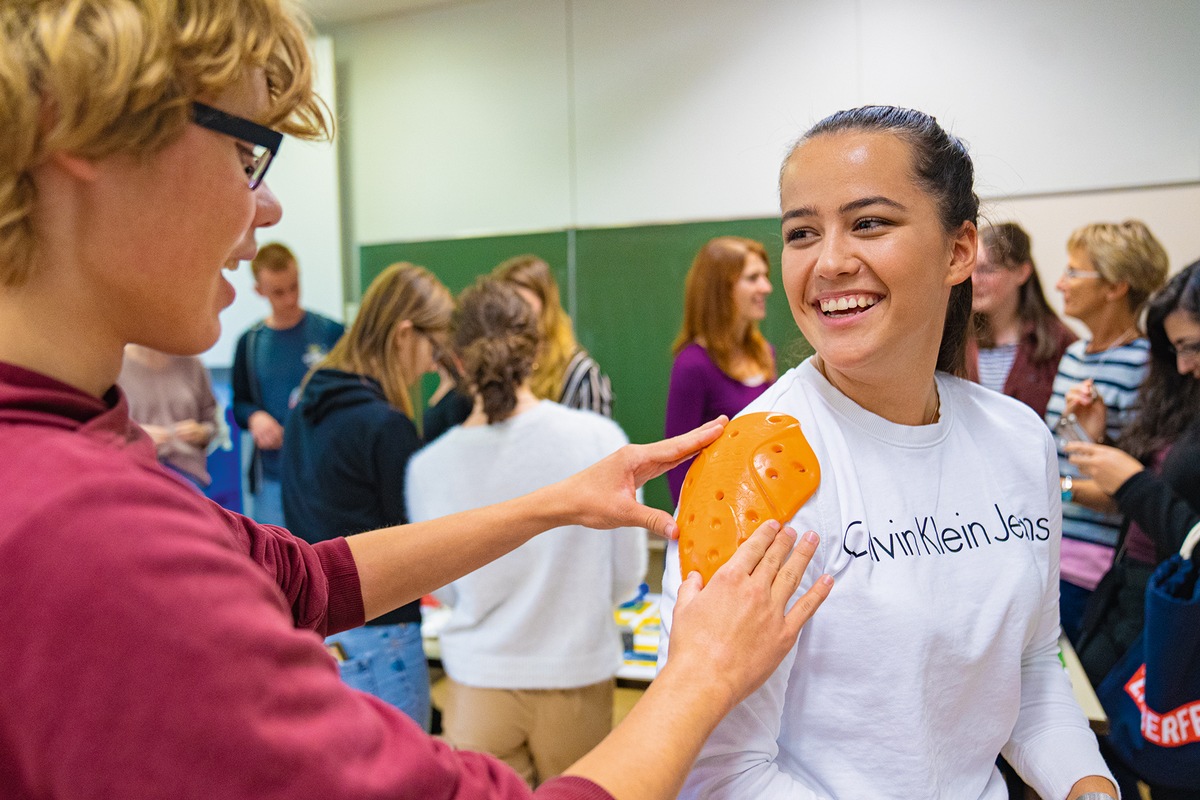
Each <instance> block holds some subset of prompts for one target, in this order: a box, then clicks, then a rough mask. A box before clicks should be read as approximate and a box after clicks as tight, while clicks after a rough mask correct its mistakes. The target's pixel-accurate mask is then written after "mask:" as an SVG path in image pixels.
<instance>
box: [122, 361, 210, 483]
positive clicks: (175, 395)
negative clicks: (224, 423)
mask: <svg viewBox="0 0 1200 800" xmlns="http://www.w3.org/2000/svg"><path fill="white" fill-rule="evenodd" d="M117 384H118V385H119V386H120V387H121V391H122V392H124V393H125V399H126V400H127V401H128V403H129V416H130V417H131V418H132V419H133V420H134V421H136V422H137V423H138V424H139V425H141V426H142V429H143V430H144V431H146V433H147V434H149V435H150V439H151V441H153V442H154V447H155V449H156V450H157V452H158V460H159V461H161V462H162V463H163V464H165V465H166V466H167V467H170V468H171V469H173V470H175V471H176V472H178V473H179V474H180V475H182V476H183V477H185V478H187V479H188V480H189V481H190V482H192V483H193V484H195V485H196V487H197V488H201V489H203V488H204V487H206V486H208V484H209V483H211V482H212V479H211V478H210V477H209V475H208V466H207V462H208V446H209V444H210V443H211V442H212V440H213V437H214V436H216V434H217V398H216V397H214V396H213V391H212V380H211V379H210V378H209V375H208V369H207V368H206V367H205V366H204V364H202V363H201V362H200V359H198V358H196V357H195V356H173V355H170V354H168V353H160V352H159V351H157V350H151V349H150V348H148V347H142V346H140V345H136V344H129V345H125V360H124V362H122V365H121V374H120V375H119V376H118V378H117Z"/></svg>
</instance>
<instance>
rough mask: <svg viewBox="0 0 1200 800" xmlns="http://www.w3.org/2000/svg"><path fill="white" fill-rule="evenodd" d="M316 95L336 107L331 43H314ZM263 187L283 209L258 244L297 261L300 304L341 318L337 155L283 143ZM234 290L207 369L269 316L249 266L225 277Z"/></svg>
mask: <svg viewBox="0 0 1200 800" xmlns="http://www.w3.org/2000/svg"><path fill="white" fill-rule="evenodd" d="M312 47H313V54H314V56H315V59H316V65H317V81H316V83H317V93H318V94H320V95H321V97H322V98H324V99H325V101H326V102H327V103H328V104H329V106H330V108H335V107H336V106H335V104H334V103H335V100H336V97H335V92H334V58H333V40H332V39H330V38H329V37H320V38H318V39H317V40H315V41H314V42H313V45H312ZM267 185H268V186H270V187H271V190H272V191H273V192H275V194H276V196H278V197H279V201H280V202H281V203H282V204H283V219H282V220H281V221H280V222H279V224H278V225H277V226H276V227H274V228H266V229H263V230H260V231H259V232H258V243H259V245H263V244H266V243H267V242H283V243H284V244H286V245H287V246H288V247H290V248H292V250H293V252H295V253H296V258H297V260H298V261H299V262H300V276H301V277H300V285H301V300H302V302H303V303H304V305H305V306H306V307H308V308H311V309H314V310H316V311H319V312H321V313H322V314H325V315H327V316H330V317H333V318H334V319H341V318H342V314H343V311H342V308H343V303H342V301H343V298H342V295H343V291H342V230H341V219H340V214H341V211H340V198H339V194H338V161H337V150H336V148H335V147H334V146H333V145H332V144H328V143H327V144H316V143H312V142H302V141H300V140H298V139H292V138H287V139H285V140H284V142H283V145H282V146H281V147H280V150H279V156H278V157H277V159H276V160H275V162H274V163H272V164H271V171H270V172H268V173H267ZM230 281H231V282H232V283H233V285H234V288H235V289H236V290H237V299H235V300H234V302H233V305H231V306H230V307H229V308H227V309H225V311H223V312H222V313H221V338H220V339H219V340H217V343H216V344H215V345H213V347H212V349H210V350H209V351H208V352H207V353H205V354H203V356H201V358H202V359H203V361H204V363H205V364H207V365H208V366H210V367H228V366H230V365H231V364H232V363H233V350H234V347H235V346H236V344H237V339H238V337H239V336H240V335H241V333H242V331H244V330H245V329H246V328H248V327H249V326H250V325H252V324H253V323H254V322H256V321H257V320H260V319H262V318H263V317H265V316H266V315H267V314H268V313H270V307H269V306H268V305H267V301H266V300H263V299H262V298H261V297H259V296H258V295H257V294H255V293H254V279H253V277H252V276H251V274H250V265H249V264H243V265H242V266H241V268H240V269H239V270H238V271H237V272H236V273H233V274H232V275H231V276H230Z"/></svg>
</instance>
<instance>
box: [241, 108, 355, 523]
mask: <svg viewBox="0 0 1200 800" xmlns="http://www.w3.org/2000/svg"><path fill="white" fill-rule="evenodd" d="M225 116H226V117H227V116H228V115H225ZM230 129H233V127H232V126H229V127H227V129H226V130H225V131H221V132H223V133H226V132H228V130H230ZM260 138H263V139H265V138H266V137H265V136H264V137H260ZM258 152H259V158H258V160H255V159H252V158H251V156H250V152H249V151H247V152H245V153H244V158H245V160H246V174H247V175H248V176H250V184H251V186H253V187H257V185H258V182H259V181H261V180H262V175H263V173H264V172H265V171H266V167H267V165H268V164H270V156H271V153H272V152H273V151H272V150H270V149H267V148H265V147H264V148H261V149H260V150H259V151H258ZM250 270H251V272H252V273H253V274H254V291H255V292H256V293H257V294H258V295H259V296H260V297H262V298H264V299H265V300H266V301H267V302H268V303H269V304H270V306H271V314H270V315H269V316H268V317H267V318H266V319H263V320H260V321H258V322H256V323H254V325H252V326H250V328H249V329H248V330H247V331H246V332H245V333H243V334H242V335H241V336H240V337H239V338H238V342H237V347H236V348H235V349H234V354H233V370H232V384H233V416H234V419H235V420H237V424H238V426H239V427H241V429H242V430H244V431H247V432H248V433H249V434H250V437H251V439H253V441H254V451H253V453H252V455H251V457H250V465H249V470H248V474H247V486H248V488H249V491H250V498H251V502H250V516H252V517H254V519H255V520H257V521H258V522H262V523H265V524H268V525H283V524H284V516H283V497H282V491H283V490H282V487H281V484H280V448H282V447H283V441H284V439H283V433H284V426H285V425H286V424H287V420H288V417H289V416H290V414H291V410H292V407H293V406H295V404H296V395H297V393H298V391H299V387H300V381H301V380H303V379H304V376H305V375H306V374H307V373H308V371H309V370H310V369H311V368H312V366H313V365H314V364H316V363H317V362H318V361H320V360H321V359H322V358H323V357H324V356H325V354H326V353H328V352H329V349H330V348H331V347H333V345H334V343H335V342H337V340H338V339H339V338H340V337H341V335H342V333H343V332H344V328H343V327H342V324H341V323H340V322H337V321H335V320H332V319H330V318H329V317H326V316H323V315H321V314H318V313H316V312H315V311H309V310H308V309H306V308H304V307H303V306H301V305H300V267H299V266H298V262H297V260H296V254H295V253H293V252H292V251H291V249H290V248H288V247H287V246H286V245H283V244H280V243H278V242H272V243H270V244H266V245H263V246H262V247H261V248H259V251H258V254H257V255H255V256H254V258H253V259H252V260H251V261H250Z"/></svg>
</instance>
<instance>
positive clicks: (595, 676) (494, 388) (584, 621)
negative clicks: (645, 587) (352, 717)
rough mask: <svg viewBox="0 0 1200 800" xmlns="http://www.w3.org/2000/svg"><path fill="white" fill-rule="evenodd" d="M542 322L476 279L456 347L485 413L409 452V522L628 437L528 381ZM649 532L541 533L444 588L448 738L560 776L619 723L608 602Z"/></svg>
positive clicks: (641, 557) (539, 481) (501, 286)
mask: <svg viewBox="0 0 1200 800" xmlns="http://www.w3.org/2000/svg"><path fill="white" fill-rule="evenodd" d="M538 327H539V326H538V318H537V315H536V314H535V313H534V311H533V308H531V307H530V305H529V303H528V302H526V301H525V300H524V299H523V298H522V297H521V296H520V295H519V294H518V293H517V291H516V289H514V288H513V287H512V286H511V285H509V284H507V283H504V282H502V281H498V280H496V279H495V278H485V279H481V280H480V281H479V282H477V283H476V284H475V285H474V286H472V287H470V288H468V289H467V290H466V291H465V292H464V293H463V294H462V295H461V297H460V298H459V309H458V311H457V312H456V314H455V320H454V348H455V350H456V351H457V352H459V353H461V354H462V360H463V366H464V374H465V381H466V383H467V384H469V386H470V387H471V389H472V392H473V396H474V398H475V407H474V410H473V411H472V413H471V415H470V416H469V417H468V418H467V420H466V421H465V422H463V423H462V425H460V426H459V427H457V428H455V429H453V430H451V431H449V432H447V433H446V435H444V436H442V437H441V438H440V439H438V440H437V441H435V442H433V443H431V444H430V445H428V446H427V447H426V448H425V449H423V450H422V451H421V452H419V453H417V454H416V455H415V456H413V458H412V461H411V462H410V466H409V472H408V482H407V487H406V489H407V492H408V506H409V511H410V514H411V516H412V519H414V520H418V521H419V520H425V519H432V518H435V517H439V516H443V515H445V514H451V513H454V512H456V511H461V510H463V509H467V508H474V507H476V506H479V505H482V504H484V503H493V502H499V501H501V500H507V499H509V498H511V497H516V496H517V495H520V494H523V493H525V492H528V491H531V490H533V489H536V488H539V487H541V486H545V485H547V484H550V483H553V482H554V481H556V480H560V479H561V478H563V477H565V476H567V475H570V474H571V473H573V472H575V471H576V470H577V469H578V468H579V467H581V466H584V465H587V464H590V463H591V462H593V461H595V460H596V459H598V458H603V457H604V456H606V455H608V454H609V453H612V452H613V451H615V450H617V449H618V448H620V447H621V446H622V445H624V444H626V443H627V442H628V439H626V437H625V434H624V433H623V432H622V431H621V429H620V427H618V426H617V424H616V423H615V422H612V421H611V420H608V419H605V418H603V417H601V416H599V415H598V414H593V413H589V412H586V411H582V410H580V409H573V408H567V407H566V406H563V405H561V404H559V403H554V402H552V401H549V400H541V399H539V398H538V397H537V396H536V395H534V393H533V389H532V388H531V386H530V382H531V378H532V374H533V364H534V360H535V359H536V358H538V353H539V352H541V347H540V344H541V342H540V338H539V332H538ZM646 561H647V555H646V533H645V531H644V530H642V529H641V528H633V527H630V528H622V529H620V530H617V531H614V532H612V533H611V534H608V535H605V536H599V535H597V532H596V531H593V530H591V529H589V528H586V527H583V526H578V525H573V526H567V527H563V528H559V529H557V530H555V531H554V532H553V534H552V535H550V536H543V537H539V538H537V539H535V540H533V541H530V542H527V543H526V544H524V545H522V546H521V547H518V548H517V549H516V550H514V551H513V552H511V553H509V554H508V555H505V556H502V557H501V558H499V559H497V560H495V561H493V562H492V563H491V564H488V565H487V566H485V567H481V568H480V569H478V570H475V571H474V572H472V573H470V574H469V575H465V576H463V577H462V578H459V579H458V580H456V581H454V582H453V583H451V584H450V585H448V586H446V587H443V588H442V589H439V590H438V591H437V592H435V593H434V595H435V596H436V597H437V598H438V599H439V600H441V601H442V602H443V603H445V604H447V605H448V606H450V608H451V609H452V613H451V616H450V619H449V621H448V622H447V623H446V625H445V627H443V628H442V630H441V634H440V643H441V654H442V665H443V666H444V667H445V669H446V674H447V675H448V676H449V679H448V682H449V690H448V694H447V699H446V703H445V705H444V708H443V714H444V716H443V726H444V734H443V736H444V738H445V739H446V741H448V742H450V743H451V744H452V745H454V746H455V747H458V748H460V749H466V750H480V751H482V752H486V753H491V754H492V755H495V756H496V757H498V758H500V759H502V760H503V761H504V762H505V763H507V764H508V765H509V766H511V767H513V768H514V769H515V770H516V771H517V772H518V773H519V774H520V775H521V776H522V777H523V778H525V779H526V781H528V782H529V784H530V785H531V786H537V785H539V784H541V783H542V782H543V781H545V780H547V779H549V778H552V777H554V776H556V775H559V774H561V773H562V772H563V771H564V770H565V769H567V767H569V766H570V765H571V764H572V763H574V762H575V761H576V760H578V759H579V758H580V757H581V756H582V755H583V754H584V753H586V752H587V751H588V750H591V749H592V748H593V747H595V746H596V745H597V744H599V743H600V741H601V740H602V739H603V738H604V737H605V736H606V735H608V733H609V731H610V730H611V729H612V715H613V688H614V679H613V676H614V675H615V674H616V672H617V670H618V669H619V668H620V666H621V659H622V657H621V653H622V650H623V648H622V647H621V640H620V635H619V634H618V631H617V627H616V624H615V622H614V620H613V608H614V606H616V605H618V604H619V603H622V602H624V601H626V600H628V599H630V598H631V597H632V596H633V595H634V593H635V592H636V590H637V587H638V584H639V583H640V582H641V581H642V579H643V577H644V576H645V573H646Z"/></svg>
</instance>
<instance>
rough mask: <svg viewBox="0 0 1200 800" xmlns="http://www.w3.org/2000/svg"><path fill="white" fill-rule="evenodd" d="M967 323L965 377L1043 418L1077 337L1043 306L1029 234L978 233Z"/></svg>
mask: <svg viewBox="0 0 1200 800" xmlns="http://www.w3.org/2000/svg"><path fill="white" fill-rule="evenodd" d="M971 322H972V327H973V331H972V333H973V334H974V335H973V336H972V338H971V341H970V344H969V347H968V352H967V376H968V377H969V378H971V379H972V380H977V381H979V382H980V383H981V384H983V385H984V386H986V387H987V388H989V389H991V390H993V391H996V392H1003V393H1004V394H1006V395H1008V396H1009V397H1015V398H1017V399H1018V400H1020V401H1021V402H1023V403H1025V404H1026V405H1027V406H1029V407H1030V408H1032V409H1033V410H1034V411H1036V412H1037V413H1038V416H1045V414H1046V404H1047V403H1048V402H1049V400H1050V391H1051V388H1052V386H1053V384H1054V376H1055V374H1057V372H1058V362H1059V361H1060V360H1061V359H1062V355H1063V353H1064V352H1065V351H1066V349H1067V345H1069V344H1070V343H1071V342H1073V341H1075V340H1076V339H1077V338H1078V337H1077V336H1076V335H1075V334H1074V333H1072V332H1071V329H1070V328H1068V327H1067V326H1066V325H1064V324H1063V322H1062V320H1060V319H1059V318H1058V315H1057V314H1055V313H1054V310H1053V309H1052V308H1050V304H1049V303H1048V302H1046V295H1045V293H1044V292H1043V291H1042V282H1041V280H1039V279H1038V273H1037V268H1036V267H1035V266H1034V263H1033V251H1032V248H1031V246H1030V241H1029V234H1028V233H1026V232H1025V230H1024V229H1023V228H1022V227H1021V226H1020V225H1017V224H1016V223H1014V222H1003V223H1001V224H999V225H989V226H988V227H986V228H984V229H983V230H981V231H980V232H979V257H978V259H977V260H976V262H975V271H974V272H973V273H972V274H971Z"/></svg>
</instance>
